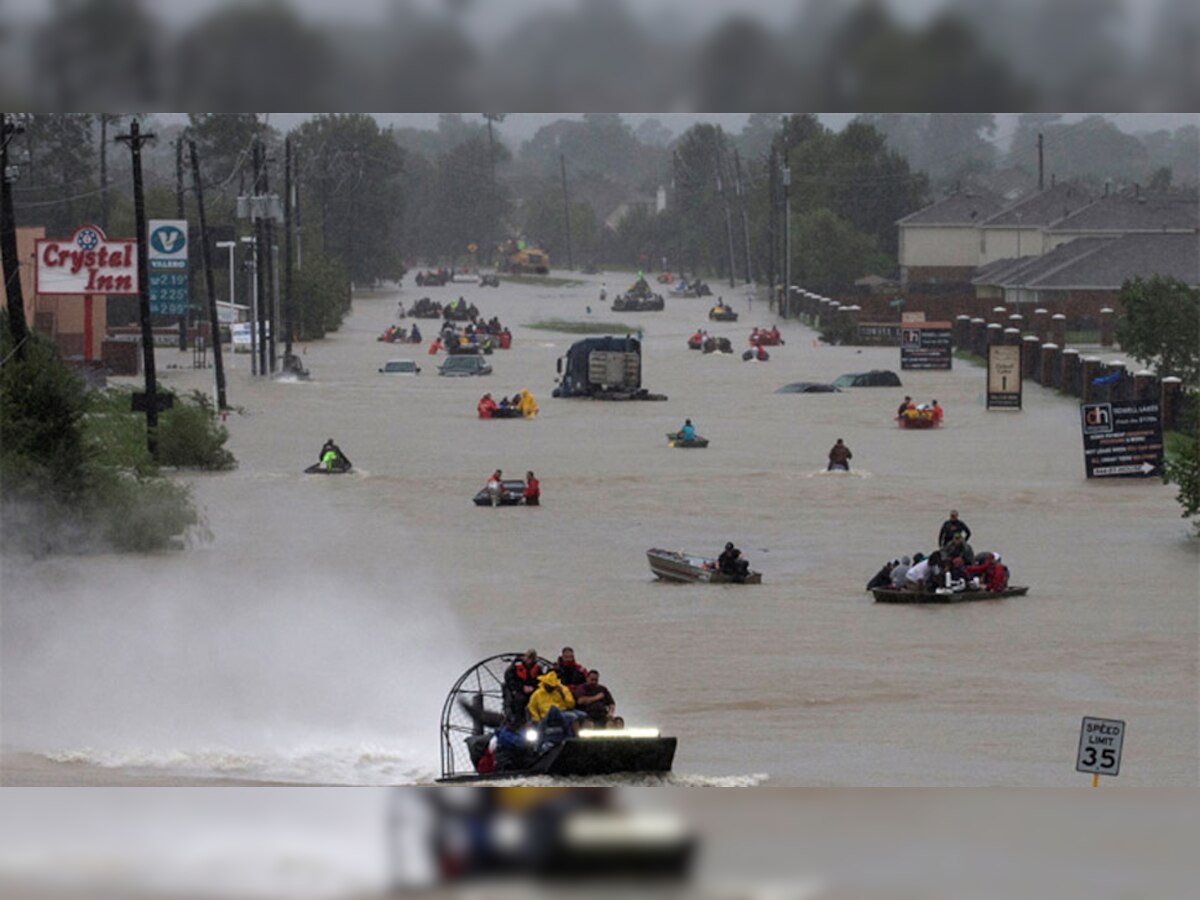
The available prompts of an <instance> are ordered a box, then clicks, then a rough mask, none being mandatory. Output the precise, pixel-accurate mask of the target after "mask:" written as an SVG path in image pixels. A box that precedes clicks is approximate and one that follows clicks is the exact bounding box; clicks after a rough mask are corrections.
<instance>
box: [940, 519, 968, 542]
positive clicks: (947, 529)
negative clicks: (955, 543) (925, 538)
mask: <svg viewBox="0 0 1200 900" xmlns="http://www.w3.org/2000/svg"><path fill="white" fill-rule="evenodd" d="M959 532H962V536H963V540H964V541H969V540H970V539H971V529H970V528H968V527H967V523H966V522H964V521H963V520H962V519H959V520H958V521H957V522H956V521H955V520H954V519H947V520H946V521H945V522H943V523H942V530H941V531H939V532H938V539H937V545H938V546H939V547H945V546H946V545H947V544H948V543H950V540H951V538H953V537H954V536H955V535H956V534H958V533H959Z"/></svg>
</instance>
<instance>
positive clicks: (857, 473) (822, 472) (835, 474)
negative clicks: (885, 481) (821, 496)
mask: <svg viewBox="0 0 1200 900" xmlns="http://www.w3.org/2000/svg"><path fill="white" fill-rule="evenodd" d="M804 477H805V478H825V477H829V478H872V477H874V476H873V475H871V473H870V472H865V471H863V470H862V469H855V470H854V471H852V472H845V471H842V470H841V469H835V470H834V471H832V472H830V471H828V470H826V469H818V470H817V471H815V472H809V473H808V474H807V475H805V476H804Z"/></svg>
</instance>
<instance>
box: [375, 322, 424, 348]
mask: <svg viewBox="0 0 1200 900" xmlns="http://www.w3.org/2000/svg"><path fill="white" fill-rule="evenodd" d="M376 340H380V341H386V342H387V343H389V344H419V343H421V341H422V340H424V338H423V337H422V336H421V328H420V326H418V325H417V323H416V322H413V327H412V329H411V330H410V329H407V328H402V327H401V326H399V325H389V326H388V327H387V328H385V329H384V330H383V334H381V335H380V336H379V337H378V338H376Z"/></svg>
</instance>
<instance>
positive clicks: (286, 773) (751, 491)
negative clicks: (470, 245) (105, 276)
mask: <svg viewBox="0 0 1200 900" xmlns="http://www.w3.org/2000/svg"><path fill="white" fill-rule="evenodd" d="M580 280H581V282H582V283H581V284H577V285H574V286H567V287H552V286H532V287H531V286H527V285H517V284H511V283H503V284H502V285H501V287H500V288H499V289H491V288H478V287H475V286H473V285H447V286H445V287H441V288H425V289H418V288H417V287H415V285H412V283H411V281H409V282H408V283H406V285H405V286H404V287H402V288H400V289H399V290H398V291H396V290H386V291H378V292H371V293H364V294H361V295H359V296H358V297H357V298H356V300H355V303H354V309H353V313H352V315H351V316H350V317H349V318H348V319H347V321H346V322H345V323H344V325H343V327H342V329H341V330H340V331H339V332H337V333H335V334H333V335H331V336H330V337H329V338H328V339H327V340H324V341H319V342H314V343H312V344H309V345H308V346H307V347H306V348H304V349H305V355H304V360H305V363H306V365H307V366H308V367H309V368H310V370H311V371H312V373H313V380H312V381H311V382H307V383H303V382H302V383H281V382H264V381H261V380H258V381H255V380H252V379H251V377H250V373H249V359H248V357H246V356H245V355H241V356H238V357H237V358H236V361H235V363H234V366H235V368H234V369H233V371H232V372H231V373H230V388H229V398H230V402H231V403H232V404H235V405H236V406H238V407H239V408H240V409H241V412H240V413H238V414H234V415H231V416H230V418H229V422H228V427H229V430H230V433H231V438H230V442H229V446H230V448H231V449H232V451H233V452H234V453H235V455H236V456H237V458H238V460H239V463H240V465H239V467H238V468H237V469H236V470H235V471H233V472H230V473H224V474H214V475H200V476H194V475H188V476H186V478H187V480H188V481H189V482H190V483H191V484H192V485H193V486H194V492H195V497H196V499H197V500H198V502H199V503H200V505H201V506H202V507H203V509H204V511H205V514H206V517H207V522H208V527H209V529H210V530H211V532H212V539H211V540H210V541H208V542H196V543H195V544H194V546H192V547H191V548H189V549H187V550H186V551H183V552H180V553H171V554H165V555H160V556H155V557H152V558H145V557H131V556H118V555H112V556H101V557H88V558H80V559H61V558H60V559H52V560H43V561H39V562H34V563H28V562H25V561H22V562H20V563H18V562H16V561H12V560H7V561H5V563H4V566H5V568H4V576H5V577H4V598H3V634H2V640H3V643H2V649H3V672H2V675H3V684H2V688H0V690H2V694H0V697H2V700H3V708H2V714H0V726H2V728H3V731H2V733H0V741H2V742H3V756H2V757H0V758H2V760H3V767H2V768H0V780H2V781H3V782H4V783H8V784H55V783H58V784H123V783H130V784H190V783H198V782H199V783H204V782H208V781H212V780H220V781H224V782H239V783H240V782H251V783H260V782H286V783H334V784H346V783H374V784H393V783H413V782H426V781H429V780H430V779H432V778H435V777H436V776H437V774H438V762H439V757H438V747H439V745H438V716H439V713H440V709H441V704H442V700H443V698H444V696H445V693H446V691H447V690H448V689H449V688H450V686H451V685H452V684H453V682H454V680H455V679H456V677H457V676H458V675H459V674H460V673H461V672H462V671H464V670H465V669H467V668H468V667H469V666H471V665H472V664H473V663H474V662H475V661H476V660H478V659H481V658H483V657H485V656H490V655H492V654H495V653H499V652H504V651H510V650H520V649H524V648H525V647H527V646H533V647H536V648H537V649H538V650H539V651H541V653H542V654H543V655H545V656H550V657H553V656H554V655H556V654H557V652H558V649H559V648H560V647H561V646H563V645H564V644H569V645H572V646H574V647H575V649H576V651H577V655H578V657H579V659H580V660H581V661H582V662H583V663H584V664H585V665H588V666H591V667H594V668H599V669H601V670H602V673H603V675H602V680H603V681H604V682H605V683H606V684H607V685H608V686H609V687H610V688H611V690H612V691H613V693H614V695H615V696H616V699H617V702H618V711H619V712H620V713H621V714H623V715H624V716H625V718H626V720H627V721H628V723H629V724H630V725H652V726H657V727H659V728H660V729H662V731H663V733H664V734H670V735H675V736H677V737H678V738H679V751H678V754H677V756H676V760H675V774H674V775H673V776H672V777H671V778H670V779H665V780H662V779H635V780H631V781H626V782H623V783H635V784H643V783H670V784H733V785H743V784H769V785H992V784H1003V785H1060V786H1069V785H1080V786H1083V785H1086V784H1087V783H1089V781H1090V779H1089V777H1088V776H1086V775H1082V774H1078V773H1076V772H1075V771H1074V760H1075V752H1076V747H1077V742H1078V735H1079V727H1080V719H1081V717H1083V716H1098V717H1104V718H1114V719H1123V720H1125V721H1126V722H1127V728H1126V736H1125V745H1124V759H1123V761H1122V767H1121V773H1120V776H1119V777H1118V778H1116V779H1106V784H1107V783H1110V782H1111V783H1115V784H1119V785H1164V786H1165V785H1179V784H1187V785H1195V784H1196V783H1197V780H1198V778H1197V776H1198V759H1200V753H1198V713H1197V700H1198V696H1197V695H1198V690H1197V684H1198V680H1197V658H1198V655H1200V653H1198V649H1197V634H1198V629H1197V625H1198V607H1200V603H1198V591H1197V587H1198V583H1200V579H1198V575H1200V553H1198V548H1197V542H1196V541H1194V540H1190V539H1189V538H1188V529H1187V526H1186V523H1185V522H1184V521H1183V520H1182V519H1180V517H1179V508H1178V506H1177V504H1176V502H1175V499H1174V493H1175V490H1174V488H1173V487H1170V486H1165V485H1163V484H1161V483H1159V482H1158V481H1155V480H1145V481H1143V480H1118V481H1113V482H1091V483H1089V482H1087V481H1086V480H1085V478H1084V475H1083V454H1082V447H1081V439H1080V434H1079V424H1078V412H1077V406H1076V403H1075V402H1074V401H1072V400H1070V399H1068V398H1064V397H1060V396H1058V395H1057V394H1055V393H1053V392H1050V391H1045V390H1043V389H1042V388H1040V387H1038V386H1037V385H1030V386H1029V387H1028V389H1027V391H1026V394H1025V409H1024V410H1023V411H1022V412H1019V413H1001V412H993V413H988V412H987V411H986V410H985V409H984V408H983V405H982V391H983V388H984V373H983V371H982V370H981V369H978V368H974V367H971V366H968V365H966V364H965V363H961V362H959V361H956V362H955V368H954V370H953V371H951V372H937V373H924V372H922V373H910V372H901V373H900V374H901V376H902V379H903V381H904V387H903V388H857V389H850V390H847V391H845V392H843V393H837V394H776V393H774V390H775V389H776V388H777V387H779V386H781V385H783V384H786V383H788V382H792V381H801V380H811V381H828V380H832V379H833V378H834V377H836V376H837V375H839V374H841V373H844V372H853V371H865V370H868V369H872V368H891V369H895V370H897V371H899V368H898V367H899V359H898V357H899V351H898V350H897V349H896V348H861V349H859V348H842V347H825V346H815V345H814V338H815V335H814V333H813V332H812V331H810V330H809V329H806V328H804V327H803V326H801V325H799V324H797V323H795V322H791V321H786V322H781V323H779V324H780V328H781V331H782V333H783V336H784V338H785V340H786V341H787V343H786V345H785V346H782V347H777V348H771V350H770V352H771V360H770V361H769V362H767V363H751V362H743V361H742V360H741V357H740V355H732V356H723V357H722V356H717V355H708V356H706V355H703V354H701V353H698V352H694V351H689V350H688V349H687V347H686V337H687V335H688V334H690V333H691V332H692V331H693V330H695V329H696V328H697V327H700V326H703V327H706V328H707V329H708V330H709V331H710V332H711V333H714V334H719V335H727V336H729V337H730V338H731V339H732V340H733V343H734V346H735V347H736V348H738V349H739V351H740V349H741V348H742V347H744V346H745V341H746V335H747V333H748V332H749V330H750V327H751V326H752V325H755V324H760V325H765V324H768V323H770V322H771V321H773V317H772V316H771V314H770V313H769V312H768V310H767V309H766V308H765V305H764V304H763V303H762V302H761V301H756V302H754V304H753V309H752V310H750V309H749V308H748V306H749V303H748V301H747V299H746V297H745V293H744V289H743V288H739V289H738V290H737V291H730V290H728V289H726V291H725V293H726V296H727V297H733V298H734V306H735V308H736V309H737V310H738V311H739V312H740V313H741V321H740V322H738V323H710V322H708V321H707V320H706V313H707V309H708V307H709V305H710V303H709V301H708V300H707V298H706V299H703V300H696V299H673V298H671V297H670V296H668V299H667V309H666V311H665V312H661V313H611V312H609V311H608V309H607V304H601V303H600V302H599V301H598V299H597V294H598V290H599V285H600V283H601V282H602V281H603V282H607V285H608V291H609V294H610V295H611V294H612V293H614V290H615V289H617V288H619V287H620V286H621V285H623V284H624V282H625V281H626V280H627V276H622V275H618V274H612V273H610V274H608V275H604V276H592V277H581V279H580ZM424 295H428V296H431V297H433V298H434V299H439V300H447V299H449V298H451V297H454V296H459V295H463V296H465V297H467V299H468V300H471V301H473V302H475V303H476V304H477V305H478V307H479V309H480V311H481V313H482V314H483V315H484V316H485V317H490V316H492V315H498V316H500V318H501V320H502V321H503V322H504V323H505V324H507V325H509V326H510V327H511V328H512V329H513V332H514V336H515V339H514V345H513V349H512V350H510V351H497V352H496V353H495V354H494V355H493V356H491V357H489V359H490V361H491V363H492V365H493V366H494V369H495V373H494V374H493V375H491V376H489V377H486V378H455V379H450V378H440V377H438V376H437V374H436V368H435V361H434V359H433V358H431V357H429V356H427V355H426V354H425V348H424V347H421V348H411V347H408V346H403V345H389V344H384V343H379V342H377V341H376V340H375V337H376V335H378V334H379V333H380V332H381V331H382V330H383V329H384V328H385V327H386V326H387V325H388V324H389V323H391V322H392V321H393V320H394V312H395V307H396V301H397V299H403V300H404V302H405V304H406V306H407V305H410V304H411V302H412V301H413V300H415V299H416V298H418V297H420V296H424ZM589 305H590V306H591V312H590V313H589V312H587V307H588V306H589ZM552 317H558V318H563V319H571V320H582V319H590V320H595V321H606V320H608V321H613V320H618V321H624V322H626V323H629V324H630V325H633V326H634V327H636V328H641V329H644V331H645V358H644V383H645V385H646V386H647V387H648V388H649V389H650V390H652V391H655V392H660V393H665V394H667V395H668V396H669V397H670V400H669V401H668V402H665V403H597V402H592V401H586V400H556V399H553V398H551V396H550V391H551V389H552V387H553V384H554V376H555V359H556V358H557V357H558V356H559V355H560V354H562V353H563V352H564V351H565V350H566V348H567V347H568V346H569V345H570V344H571V343H572V342H573V341H574V340H577V339H578V338H577V337H576V336H572V335H567V334H561V333H555V332H547V331H536V330H532V329H529V328H527V327H526V326H527V325H528V324H529V323H531V322H534V321H537V320H540V319H548V318H552ZM405 324H410V322H406V323H405ZM421 324H422V330H423V331H424V332H426V335H427V337H428V336H429V334H430V332H431V331H432V327H429V328H426V326H432V325H433V324H434V323H432V322H429V321H426V320H421ZM400 357H410V358H414V359H416V360H417V361H418V364H419V365H421V367H422V369H423V371H422V373H421V374H420V375H419V376H417V377H403V376H391V375H381V374H379V373H378V371H377V370H378V369H379V368H380V367H381V366H382V365H383V364H384V362H385V361H386V360H388V359H392V358H400ZM158 359H159V365H160V367H161V368H162V375H163V380H164V381H165V382H166V383H168V384H173V385H178V386H179V387H182V388H190V387H201V388H203V389H206V390H211V371H207V372H205V371H196V370H192V369H191V368H190V362H191V356H190V354H177V353H176V352H175V351H163V350H162V349H160V350H159V354H158ZM227 359H228V356H227ZM172 364H175V365H177V366H179V367H180V368H177V369H171V368H167V367H168V366H170V365H172ZM184 366H188V367H189V368H184ZM522 387H527V388H529V389H530V391H532V392H533V394H534V395H535V397H536V398H537V399H538V402H539V404H540V406H541V413H540V414H539V416H538V417H537V418H536V420H533V421H512V420H493V421H480V420H479V419H477V417H476V414H475V403H476V401H477V400H478V398H479V397H480V395H481V394H482V393H483V392H484V391H490V392H491V393H492V394H493V395H494V396H496V397H499V396H500V395H504V394H511V393H514V392H516V391H517V390H518V389H520V388H522ZM906 393H907V394H911V395H912V396H913V397H914V398H915V399H917V400H918V401H924V400H928V399H931V398H937V399H938V400H939V402H940V403H941V405H942V406H943V407H945V409H946V423H945V425H944V427H943V428H941V429H939V430H935V431H901V430H899V429H897V428H896V427H895V425H894V423H893V421H892V418H891V417H892V415H893V413H894V410H895V408H896V406H897V404H898V403H899V401H900V400H901V398H902V397H903V395H904V394H906ZM685 417H690V418H691V419H692V420H693V421H694V422H695V424H696V426H697V430H698V431H699V433H700V434H702V435H704V436H705V437H707V438H709V439H710V441H711V444H710V446H709V447H708V448H707V449H705V450H703V451H698V452H688V453H681V452H678V451H676V450H672V449H668V447H667V446H666V444H667V442H666V438H665V436H664V435H665V432H666V431H668V430H670V429H673V428H676V427H678V426H679V425H680V424H681V423H682V422H683V420H684V418H685ZM330 436H332V437H334V438H335V439H336V440H337V441H338V443H339V444H340V445H341V446H342V448H343V449H344V450H345V452H346V454H347V455H348V456H349V457H350V458H351V459H352V460H353V461H354V463H355V470H354V474H352V475H350V476H342V477H335V478H330V477H314V476H305V475H303V474H301V472H302V470H303V469H304V468H305V466H307V465H309V464H310V463H312V462H315V461H316V458H317V451H318V448H319V447H320V445H321V444H322V442H323V441H324V440H325V439H326V438H327V437H330ZM838 437H841V438H844V439H845V441H846V443H847V444H848V445H849V446H850V448H851V450H852V451H853V453H854V458H853V462H852V465H853V466H854V474H853V475H851V476H845V475H826V474H824V473H823V471H822V470H823V468H824V461H825V457H826V453H827V452H828V450H829V447H830V446H831V445H832V444H833V442H834V440H835V439H836V438H838ZM496 467H501V468H503V469H504V471H505V474H506V475H508V476H510V477H522V476H523V475H524V473H525V471H526V470H528V469H532V470H534V471H535V472H536V473H537V475H538V478H539V479H540V480H541V483H542V493H543V505H542V506H541V507H540V508H525V507H516V508H502V509H497V510H493V509H491V508H476V507H475V506H473V505H472V503H471V498H472V496H473V495H474V494H475V492H476V491H477V490H478V489H479V488H480V487H481V486H482V485H483V483H484V481H485V480H486V477H487V475H488V474H489V473H490V472H491V471H492V470H493V469H495V468H496ZM951 508H957V509H958V510H960V512H961V514H962V518H963V519H964V520H965V521H966V522H968V523H969V525H970V527H971V528H972V530H973V532H974V537H973V538H972V541H971V542H972V544H973V545H974V547H975V548H976V550H977V551H978V550H984V549H990V550H998V551H1000V552H1001V553H1002V554H1003V556H1004V559H1005V561H1006V562H1007V563H1008V564H1009V566H1010V568H1011V570H1012V580H1013V582H1015V583H1017V584H1027V585H1030V587H1031V589H1030V592H1029V595H1028V596H1027V597H1023V598H1014V599H1010V600H1004V601H997V602H986V603H982V602H981V603H968V604H953V605H948V606H937V607H933V606H887V605H875V604H874V603H872V602H871V598H870V595H869V594H866V593H864V591H863V587H864V585H865V583H866V581H867V580H868V579H869V578H870V576H871V575H872V574H873V573H874V572H875V570H876V569H878V568H879V566H880V565H881V564H882V563H883V562H884V561H885V560H887V559H890V558H893V557H898V556H900V555H904V554H908V555H911V554H912V553H913V552H915V551H923V552H926V553H928V552H929V551H930V550H931V549H933V543H934V540H935V538H936V535H937V531H938V527H939V525H940V524H941V522H942V520H943V519H944V518H945V517H946V513H947V511H948V510H949V509H951ZM727 540H732V541H735V542H736V543H737V544H738V546H740V547H742V548H743V549H744V551H745V552H746V554H747V556H748V557H749V559H750V562H751V565H752V566H753V567H754V568H755V569H758V570H760V571H762V572H763V576H764V577H763V584H762V585H761V586H740V587H739V586H702V585H671V584H663V583H658V582H655V581H654V579H653V578H652V576H651V574H650V571H649V568H648V566H647V563H646V558H645V551H646V549H647V548H649V547H654V546H658V547H665V548H669V549H684V550H687V551H689V552H694V553H708V554H712V555H715V554H716V553H717V552H718V551H719V550H720V548H721V547H722V546H723V545H724V543H725V542H726V541H727Z"/></svg>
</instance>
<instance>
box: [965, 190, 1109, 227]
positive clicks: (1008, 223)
mask: <svg viewBox="0 0 1200 900" xmlns="http://www.w3.org/2000/svg"><path fill="white" fill-rule="evenodd" d="M1095 199H1096V195H1095V194H1094V193H1092V192H1091V191H1088V190H1086V189H1085V188H1083V187H1082V186H1080V185H1078V184H1069V183H1065V184H1057V185H1055V186H1054V187H1051V188H1047V189H1046V190H1044V191H1035V192H1034V193H1032V194H1030V195H1029V196H1028V197H1023V198H1021V199H1020V200H1018V201H1017V202H1016V203H1014V204H1012V205H1011V206H1006V207H1005V208H1004V209H1002V210H1001V211H1000V212H998V213H996V214H995V215H994V216H992V217H991V218H990V219H988V220H987V221H986V222H984V223H983V227H984V228H988V227H1005V228H1014V227H1021V228H1038V227H1041V226H1045V225H1050V224H1052V223H1053V222H1057V221H1058V220H1059V219H1062V218H1065V217H1066V216H1069V215H1070V214H1071V213H1074V212H1078V211H1079V210H1080V209H1082V208H1083V207H1085V206H1087V205H1088V204H1090V203H1092V202H1093V201H1094V200H1095Z"/></svg>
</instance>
